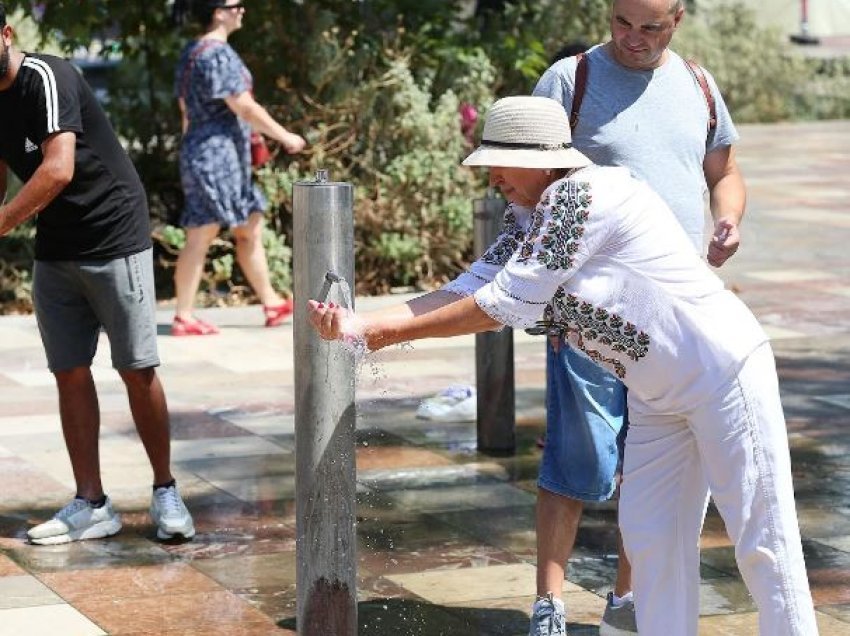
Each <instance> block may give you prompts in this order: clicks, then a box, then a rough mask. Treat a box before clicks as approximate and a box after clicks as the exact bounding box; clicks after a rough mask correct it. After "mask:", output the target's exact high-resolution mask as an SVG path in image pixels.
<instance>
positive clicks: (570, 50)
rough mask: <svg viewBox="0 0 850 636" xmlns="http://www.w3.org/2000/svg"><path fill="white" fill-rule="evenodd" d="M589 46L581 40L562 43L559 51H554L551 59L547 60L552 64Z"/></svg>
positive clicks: (582, 51)
mask: <svg viewBox="0 0 850 636" xmlns="http://www.w3.org/2000/svg"><path fill="white" fill-rule="evenodd" d="M589 48H590V45H589V44H587V43H586V42H583V41H581V40H576V41H575V42H570V43H568V44H566V45H564V46H563V47H562V48H561V50H560V51H558V52H557V53H555V55H553V56H552V59H551V60H550V61H549V64H550V65H552V64H554V63H555V62H557V61H558V60H563V59H564V58H565V57H572V56H574V55H578V54H579V53H584V52H585V51H586V50H587V49H589Z"/></svg>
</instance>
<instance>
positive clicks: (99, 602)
mask: <svg viewBox="0 0 850 636" xmlns="http://www.w3.org/2000/svg"><path fill="white" fill-rule="evenodd" d="M74 605H75V607H76V608H77V609H78V610H79V611H80V612H82V613H83V614H85V615H86V616H88V617H89V618H90V619H91V620H93V621H94V622H96V623H97V624H98V625H101V626H103V628H104V629H105V630H106V631H107V632H109V633H121V632H122V630H123V632H127V631H128V630H127V626H129V625H132V626H133V629H135V630H136V631H141V632H146V631H148V632H154V633H166V632H167V631H168V630H173V631H178V630H184V631H185V630H196V631H200V630H207V629H210V628H221V627H223V626H238V627H241V628H247V627H254V626H259V627H270V626H272V625H274V623H273V622H272V620H271V619H270V618H269V617H268V616H266V615H265V614H263V613H262V612H260V611H259V610H257V609H255V608H254V607H252V606H251V605H250V604H249V603H247V602H246V601H245V600H243V599H241V598H239V597H238V596H236V595H234V594H231V593H230V592H201V593H183V594H168V595H165V596H145V597H137V598H113V599H109V600H108V601H107V602H104V599H102V598H97V597H94V598H93V597H88V598H84V599H80V600H78V601H76V602H75V604H74Z"/></svg>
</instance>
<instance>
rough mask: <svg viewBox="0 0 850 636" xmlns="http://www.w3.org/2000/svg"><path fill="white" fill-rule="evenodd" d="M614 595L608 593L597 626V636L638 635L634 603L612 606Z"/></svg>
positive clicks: (628, 602)
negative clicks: (600, 619) (600, 620)
mask: <svg viewBox="0 0 850 636" xmlns="http://www.w3.org/2000/svg"><path fill="white" fill-rule="evenodd" d="M613 601H614V595H613V593H611V592H608V603H607V604H606V605H605V613H604V614H603V615H602V623H601V624H600V625H599V636H633V635H634V634H637V633H638V630H637V620H636V619H635V603H634V601H632V600H628V601H626V602H625V603H623V604H622V605H620V606H616V605H614V602H613Z"/></svg>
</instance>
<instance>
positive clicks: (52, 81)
mask: <svg viewBox="0 0 850 636" xmlns="http://www.w3.org/2000/svg"><path fill="white" fill-rule="evenodd" d="M23 65H24V66H26V67H27V68H31V69H32V70H34V71H35V72H36V73H38V74H39V75H40V76H41V80H42V81H43V82H44V102H45V104H46V105H47V134H48V135H50V134H53V133H55V132H58V131H59V98H58V96H57V93H56V77H55V76H54V75H53V69H52V68H50V66H48V64H47V63H46V62H44V61H43V60H39V59H36V58H34V57H26V58H24V64H23Z"/></svg>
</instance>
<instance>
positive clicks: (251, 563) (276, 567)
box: [194, 553, 295, 592]
mask: <svg viewBox="0 0 850 636" xmlns="http://www.w3.org/2000/svg"><path fill="white" fill-rule="evenodd" d="M194 567H195V568H197V569H198V571H200V572H203V573H204V574H205V575H206V576H208V577H210V578H211V579H213V580H215V581H216V582H218V583H219V585H222V586H224V587H225V588H227V589H228V590H233V591H235V592H246V591H255V592H260V591H265V592H275V591H282V590H287V589H289V588H292V589H294V588H295V554H294V553H281V554H269V555H258V556H241V555H240V556H226V557H222V558H219V559H203V560H198V561H195V562H194Z"/></svg>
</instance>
